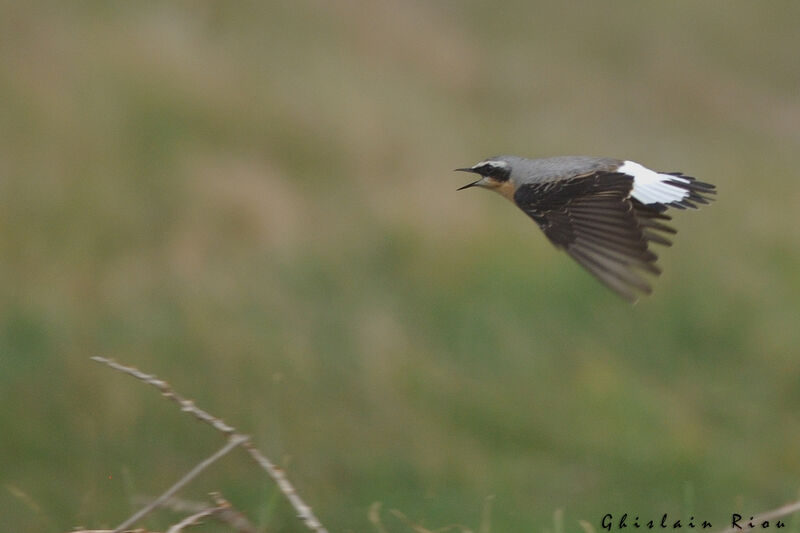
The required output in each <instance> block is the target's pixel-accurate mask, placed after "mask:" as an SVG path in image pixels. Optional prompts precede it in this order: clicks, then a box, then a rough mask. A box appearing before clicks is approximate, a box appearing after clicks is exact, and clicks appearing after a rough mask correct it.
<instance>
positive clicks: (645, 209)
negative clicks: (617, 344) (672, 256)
mask: <svg viewBox="0 0 800 533" xmlns="http://www.w3.org/2000/svg"><path fill="white" fill-rule="evenodd" d="M456 170H458V171H463V172H472V173H475V174H478V175H479V176H480V179H478V180H476V181H473V182H472V183H469V184H467V185H464V186H463V187H461V188H460V189H458V190H462V189H467V188H469V187H482V188H484V189H490V190H494V191H497V192H498V193H500V194H501V195H503V196H504V197H506V198H508V199H509V200H511V201H512V202H514V203H515V204H516V205H517V207H519V208H520V209H522V210H523V211H524V212H525V213H526V214H527V215H528V216H530V217H531V218H532V219H533V220H534V221H535V222H536V223H537V224H538V225H539V227H540V228H541V229H542V231H544V234H545V235H546V236H547V238H548V239H550V241H551V242H552V243H553V244H554V245H555V246H556V247H558V248H562V249H564V250H565V251H566V252H567V253H568V254H569V255H570V256H571V257H572V258H573V259H575V261H577V262H578V263H579V264H580V265H581V266H583V267H584V268H585V269H586V270H588V271H589V272H591V273H592V274H593V275H594V276H595V277H596V278H597V279H599V280H600V281H601V282H603V283H604V284H605V285H606V286H608V287H609V288H610V289H612V290H613V291H614V292H616V293H617V294H619V295H620V296H622V297H623V298H625V299H626V300H629V301H632V302H634V301H636V299H637V297H638V294H639V293H645V294H649V293H650V292H652V288H651V287H650V284H649V283H648V282H647V281H646V280H645V279H644V278H643V277H642V276H641V274H642V273H643V272H649V273H651V274H655V275H658V274H660V273H661V270H660V269H659V268H658V266H656V264H655V263H656V260H657V259H658V256H657V255H656V254H655V253H653V251H652V250H650V246H649V245H650V243H651V242H654V243H658V244H662V245H666V246H670V245H671V244H672V242H671V241H670V240H669V239H667V237H666V236H665V235H668V234H674V233H676V231H675V230H674V229H673V228H671V227H670V226H667V225H666V224H664V221H667V220H671V217H670V216H668V215H665V214H664V211H666V210H667V208H669V207H675V208H678V209H685V208H687V207H690V208H697V204H707V203H708V202H709V201H710V200H711V198H710V197H709V195H712V194H715V192H716V191H715V190H714V189H715V187H714V186H713V185H711V184H709V183H703V182H702V181H697V180H696V179H695V178H692V177H690V176H685V175H683V174H681V173H679V172H656V171H653V170H650V169H648V168H645V167H643V166H642V165H640V164H639V163H634V162H633V161H625V160H621V159H611V158H605V157H585V156H562V157H548V158H545V159H525V158H523V157H517V156H513V155H501V156H497V157H490V158H488V159H485V160H483V161H481V162H480V163H477V164H475V165H473V166H471V167H469V168H457V169H456Z"/></svg>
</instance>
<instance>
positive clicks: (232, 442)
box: [114, 435, 249, 533]
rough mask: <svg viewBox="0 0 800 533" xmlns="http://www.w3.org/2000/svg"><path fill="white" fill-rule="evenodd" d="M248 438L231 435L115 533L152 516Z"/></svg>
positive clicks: (120, 532)
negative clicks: (224, 443)
mask: <svg viewBox="0 0 800 533" xmlns="http://www.w3.org/2000/svg"><path fill="white" fill-rule="evenodd" d="M248 438H249V437H247V436H246V435H231V436H230V438H229V439H228V443H227V444H226V445H225V446H223V447H222V448H220V449H219V450H218V451H217V452H215V453H214V455H212V456H211V457H209V458H208V459H206V460H204V461H202V462H200V463H198V464H197V466H195V467H194V468H192V469H191V470H190V471H189V473H187V474H186V475H185V476H183V477H182V478H181V479H179V480H178V482H177V483H175V484H174V485H172V486H171V487H170V488H168V489H167V490H166V491H165V492H164V494H162V495H161V496H159V497H158V498H156V499H155V500H153V501H152V502H150V503H149V504H147V505H145V506H144V507H142V508H141V509H140V510H139V511H137V512H136V513H134V514H133V516H131V517H130V518H128V519H127V520H125V521H124V522H123V523H122V524H120V525H119V526H117V529H115V530H114V533H122V532H123V531H124V530H125V529H127V528H129V527H131V526H132V525H133V524H135V523H137V522H138V521H139V520H141V519H142V518H144V517H145V516H147V515H148V514H150V513H151V512H152V511H153V509H155V508H156V507H158V506H160V505H161V504H162V503H163V502H165V501H167V500H168V499H170V498H171V497H172V496H173V495H174V494H175V493H176V492H178V491H179V490H181V489H182V488H183V487H184V486H185V485H186V484H187V483H189V482H190V481H191V480H193V479H194V478H196V477H197V475H198V474H199V473H200V472H202V471H203V470H205V469H206V468H208V467H209V466H211V465H212V464H214V463H215V462H216V461H218V460H219V459H220V458H221V457H223V456H224V455H225V454H227V453H228V452H229V451H231V450H233V449H234V448H236V447H237V446H239V445H240V444H243V443H244V442H245V441H247V439H248Z"/></svg>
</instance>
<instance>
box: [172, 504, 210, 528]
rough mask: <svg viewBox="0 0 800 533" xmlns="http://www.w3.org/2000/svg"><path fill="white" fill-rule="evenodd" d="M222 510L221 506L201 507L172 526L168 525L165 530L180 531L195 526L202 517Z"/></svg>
mask: <svg viewBox="0 0 800 533" xmlns="http://www.w3.org/2000/svg"><path fill="white" fill-rule="evenodd" d="M221 510H222V507H209V508H208V509H203V510H202V511H199V512H197V513H195V514H193V515H189V516H187V517H186V518H184V519H183V520H181V521H180V522H178V523H177V524H175V525H174V526H170V528H169V529H168V530H167V533H180V532H181V531H183V530H184V529H186V528H187V527H190V526H196V525H198V524H200V520H202V519H203V518H206V517H209V516H213V515H216V514H218V513H219V512H220V511H221Z"/></svg>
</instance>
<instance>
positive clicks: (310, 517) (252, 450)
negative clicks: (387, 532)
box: [92, 356, 328, 533]
mask: <svg viewBox="0 0 800 533" xmlns="http://www.w3.org/2000/svg"><path fill="white" fill-rule="evenodd" d="M92 360H93V361H96V362H98V363H104V364H106V365H108V366H110V367H111V368H113V369H115V370H119V371H120V372H123V373H125V374H128V375H131V376H133V377H135V378H136V379H139V380H141V381H144V382H145V383H149V384H150V385H152V386H154V387H155V388H157V389H158V390H160V391H161V394H163V395H164V396H166V397H167V398H169V399H170V400H172V401H173V402H175V403H177V404H178V405H179V406H180V408H181V410H182V411H185V412H187V413H189V414H191V415H192V416H194V417H195V418H197V419H198V420H201V421H203V422H205V423H207V424H209V425H211V426H212V427H213V428H215V429H217V430H218V431H221V432H222V433H224V434H225V435H229V436H230V435H234V434H235V433H236V429H235V428H234V427H233V426H229V425H228V424H226V423H225V422H224V421H223V420H222V419H220V418H217V417H215V416H212V415H210V414H209V413H207V412H206V411H204V410H202V409H200V408H199V407H197V406H196V405H195V404H194V402H193V401H191V400H187V399H185V398H183V397H182V396H181V395H179V394H178V393H176V392H175V391H174V390H172V387H170V386H169V384H168V383H167V382H166V381H162V380H160V379H158V378H157V377H156V376H153V375H150V374H145V373H144V372H142V371H140V370H138V369H136V368H134V367H130V366H125V365H121V364H119V363H117V362H116V361H114V360H113V359H108V358H106V357H99V356H95V357H92ZM243 446H244V448H245V449H246V450H247V452H248V453H249V454H250V456H251V457H252V458H253V460H254V461H255V462H256V463H257V464H258V465H259V466H260V467H261V468H262V469H264V471H266V472H267V474H268V475H269V476H270V477H271V478H272V479H273V481H275V483H276V484H277V485H278V488H279V489H280V491H281V492H282V493H283V494H284V496H286V499H288V500H289V503H290V504H291V505H292V507H294V510H295V511H296V512H297V516H298V518H300V519H301V520H302V521H303V523H305V525H306V527H308V528H309V529H310V530H311V531H314V532H315V533H328V530H327V529H325V527H324V526H323V525H322V524H321V523H320V521H319V520H318V519H317V517H316V516H315V515H314V513H313V511H312V510H311V507H309V506H308V505H307V504H306V503H305V501H303V499H302V498H301V497H300V496H298V494H297V491H296V490H295V488H294V486H293V485H292V484H291V483H290V482H289V480H288V479H287V478H286V475H285V474H284V473H283V470H282V469H281V468H278V467H277V466H275V464H274V463H273V462H272V461H270V460H269V459H267V457H266V456H264V454H262V453H261V452H260V451H259V450H258V449H257V448H256V447H255V446H254V445H253V444H252V442H250V440H249V439H248V440H247V441H246V442H244V444H243Z"/></svg>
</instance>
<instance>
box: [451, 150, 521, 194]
mask: <svg viewBox="0 0 800 533" xmlns="http://www.w3.org/2000/svg"><path fill="white" fill-rule="evenodd" d="M456 170H457V171H459V172H472V173H473V174H478V175H479V176H480V178H479V179H477V180H475V181H473V182H472V183H467V184H466V185H464V186H463V187H460V188H459V189H458V190H459V191H460V190H463V189H468V188H470V187H483V188H484V189H490V190H494V191H497V192H499V193H500V194H502V195H503V196H506V197H508V198H511V197H512V196H513V194H514V184H513V183H512V182H511V180H510V179H509V178H510V177H511V164H510V163H509V162H508V161H506V160H505V159H504V158H503V157H491V158H489V159H484V160H483V161H481V162H480V163H476V164H475V165H473V166H471V167H467V168H457V169H456Z"/></svg>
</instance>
